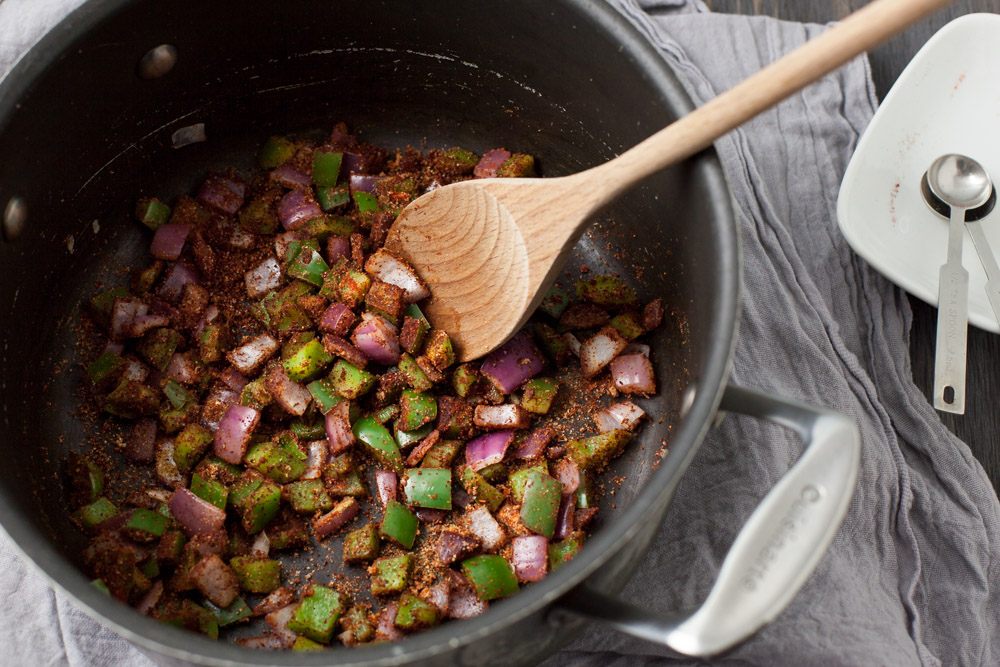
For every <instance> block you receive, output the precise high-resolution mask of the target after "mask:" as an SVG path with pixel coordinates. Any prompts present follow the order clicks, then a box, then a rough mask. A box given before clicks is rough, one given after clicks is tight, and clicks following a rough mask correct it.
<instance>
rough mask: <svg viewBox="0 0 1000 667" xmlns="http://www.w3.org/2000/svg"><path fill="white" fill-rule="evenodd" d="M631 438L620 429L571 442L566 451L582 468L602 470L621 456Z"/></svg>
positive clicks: (568, 443) (626, 432) (567, 444)
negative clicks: (602, 467)
mask: <svg viewBox="0 0 1000 667" xmlns="http://www.w3.org/2000/svg"><path fill="white" fill-rule="evenodd" d="M630 437H631V435H630V434H629V432H628V431H626V430H625V429H620V428H619V429H615V430H613V431H608V432H607V433H600V434H598V435H592V436H590V437H589V438H583V439H582V440H570V441H569V442H567V443H566V451H567V453H568V454H569V456H570V458H572V459H573V462H574V463H576V465H577V466H579V467H580V468H583V469H587V468H600V467H601V466H603V465H605V464H606V463H607V462H608V461H610V460H611V459H613V458H614V457H616V456H618V455H619V454H621V452H622V449H623V448H624V447H625V445H626V443H628V441H629V438H630Z"/></svg>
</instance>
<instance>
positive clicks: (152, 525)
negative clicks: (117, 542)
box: [124, 507, 170, 542]
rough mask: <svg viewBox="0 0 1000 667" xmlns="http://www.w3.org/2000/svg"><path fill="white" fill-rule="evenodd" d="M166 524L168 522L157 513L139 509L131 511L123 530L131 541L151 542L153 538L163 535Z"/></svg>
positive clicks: (168, 521)
mask: <svg viewBox="0 0 1000 667" xmlns="http://www.w3.org/2000/svg"><path fill="white" fill-rule="evenodd" d="M168 523H170V520H169V519H167V517H165V516H163V515H162V514H160V513H159V512H154V511H153V510H147V509H144V508H142V507H139V508H137V509H134V510H132V514H131V516H129V518H128V521H126V522H125V526H124V529H125V530H126V531H127V533H126V534H127V535H128V536H129V537H130V538H131V539H134V540H136V541H139V542H152V541H153V540H154V539H155V538H157V537H159V536H161V535H163V531H165V530H166V529H167V524H168Z"/></svg>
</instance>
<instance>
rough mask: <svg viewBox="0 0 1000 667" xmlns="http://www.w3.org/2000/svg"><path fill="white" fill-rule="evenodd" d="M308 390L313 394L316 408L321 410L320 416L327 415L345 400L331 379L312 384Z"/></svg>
mask: <svg viewBox="0 0 1000 667" xmlns="http://www.w3.org/2000/svg"><path fill="white" fill-rule="evenodd" d="M306 389H308V390H309V393H310V394H312V397H313V401H315V402H316V407H317V408H318V409H319V411H320V414H324V415H325V414H326V413H327V412H329V411H330V410H332V409H333V408H334V407H336V405H337V404H338V403H340V402H341V401H342V400H344V399H343V398H342V397H341V396H340V395H339V394H338V393H337V388H336V387H335V386H334V384H333V382H332V381H331V380H330V379H329V378H324V379H322V380H315V381H313V382H310V383H309V384H307V385H306Z"/></svg>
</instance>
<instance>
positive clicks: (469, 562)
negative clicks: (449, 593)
mask: <svg viewBox="0 0 1000 667" xmlns="http://www.w3.org/2000/svg"><path fill="white" fill-rule="evenodd" d="M462 572H464V573H465V577H466V579H468V580H469V583H471V584H472V588H473V589H474V590H475V592H476V597H478V598H479V599H480V600H484V601H488V600H495V599H497V598H505V597H507V596H508V595H512V594H514V593H516V592H517V591H518V586H517V577H515V576H514V570H513V568H511V566H510V563H508V562H507V559H505V558H504V557H503V556H495V555H492V554H480V555H479V556H473V557H472V558H467V559H466V560H464V561H462Z"/></svg>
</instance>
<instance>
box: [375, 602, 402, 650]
mask: <svg viewBox="0 0 1000 667" xmlns="http://www.w3.org/2000/svg"><path fill="white" fill-rule="evenodd" d="M398 612H399V602H398V601H396V602H390V603H389V604H387V605H386V606H385V609H383V610H382V611H381V612H379V615H378V620H377V621H376V623H375V638H376V639H385V640H388V641H391V642H394V641H399V640H400V639H402V638H403V637H405V636H406V635H404V634H403V632H402V631H401V630H399V629H398V628H397V627H396V614H397V613H398Z"/></svg>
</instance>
